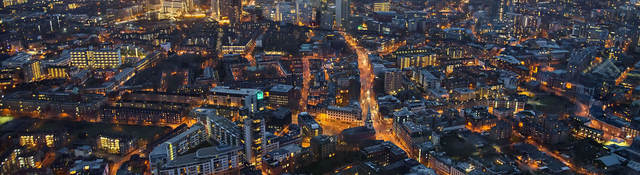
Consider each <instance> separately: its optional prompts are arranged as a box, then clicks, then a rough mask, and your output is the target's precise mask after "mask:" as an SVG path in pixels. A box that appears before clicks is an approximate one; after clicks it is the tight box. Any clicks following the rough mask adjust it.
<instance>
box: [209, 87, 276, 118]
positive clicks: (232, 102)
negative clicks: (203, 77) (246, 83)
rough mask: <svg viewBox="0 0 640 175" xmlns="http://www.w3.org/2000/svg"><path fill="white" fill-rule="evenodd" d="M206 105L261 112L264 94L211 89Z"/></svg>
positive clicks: (225, 88)
mask: <svg viewBox="0 0 640 175" xmlns="http://www.w3.org/2000/svg"><path fill="white" fill-rule="evenodd" d="M209 92H210V93H209V94H208V95H207V104H209V105H213V106H221V107H232V108H246V109H248V110H249V112H257V111H259V110H262V109H263V108H264V107H263V99H264V93H263V92H262V91H261V90H258V89H232V88H229V87H221V86H219V87H215V88H211V89H210V91H209Z"/></svg>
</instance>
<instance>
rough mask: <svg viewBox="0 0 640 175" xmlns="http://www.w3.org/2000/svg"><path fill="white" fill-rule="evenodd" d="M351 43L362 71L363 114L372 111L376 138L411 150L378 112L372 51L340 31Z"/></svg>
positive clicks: (361, 103)
mask: <svg viewBox="0 0 640 175" xmlns="http://www.w3.org/2000/svg"><path fill="white" fill-rule="evenodd" d="M340 35H342V36H343V37H344V39H345V41H346V42H347V44H348V45H349V47H350V48H351V49H352V50H354V51H355V52H356V54H357V56H358V69H359V71H360V107H361V108H362V116H367V114H368V113H369V112H371V120H372V123H373V127H374V129H375V131H376V139H379V140H384V141H390V142H392V143H394V144H395V145H397V146H398V147H400V148H402V149H403V150H404V151H405V152H407V153H411V151H410V150H409V149H408V148H407V147H406V146H405V145H404V144H403V143H402V142H400V140H399V139H398V138H397V137H396V136H395V135H394V134H393V133H392V132H391V126H388V125H385V124H384V121H383V119H382V117H381V116H380V114H379V112H378V102H377V100H376V95H375V92H374V91H373V84H374V83H373V82H374V79H375V74H374V73H373V69H372V66H371V62H370V61H369V55H370V54H371V51H369V50H367V49H365V48H363V47H361V46H359V45H358V42H357V40H356V39H355V38H354V37H352V36H351V35H349V34H347V33H345V32H340Z"/></svg>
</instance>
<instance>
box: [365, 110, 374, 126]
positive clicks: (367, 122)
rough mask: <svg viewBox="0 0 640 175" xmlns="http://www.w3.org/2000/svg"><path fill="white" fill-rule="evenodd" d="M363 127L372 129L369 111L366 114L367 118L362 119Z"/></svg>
mask: <svg viewBox="0 0 640 175" xmlns="http://www.w3.org/2000/svg"><path fill="white" fill-rule="evenodd" d="M364 126H365V127H367V128H369V129H373V121H371V111H369V112H367V118H365V119H364Z"/></svg>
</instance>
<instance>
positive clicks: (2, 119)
mask: <svg viewBox="0 0 640 175" xmlns="http://www.w3.org/2000/svg"><path fill="white" fill-rule="evenodd" d="M11 120H13V117H12V116H0V125H2V124H4V123H7V122H10V121H11Z"/></svg>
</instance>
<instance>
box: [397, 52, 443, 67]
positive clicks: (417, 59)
mask: <svg viewBox="0 0 640 175" xmlns="http://www.w3.org/2000/svg"><path fill="white" fill-rule="evenodd" d="M397 64H398V68H400V69H406V68H409V67H427V66H437V65H438V60H437V56H436V54H428V55H427V54H425V55H406V56H398V58H397Z"/></svg>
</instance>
